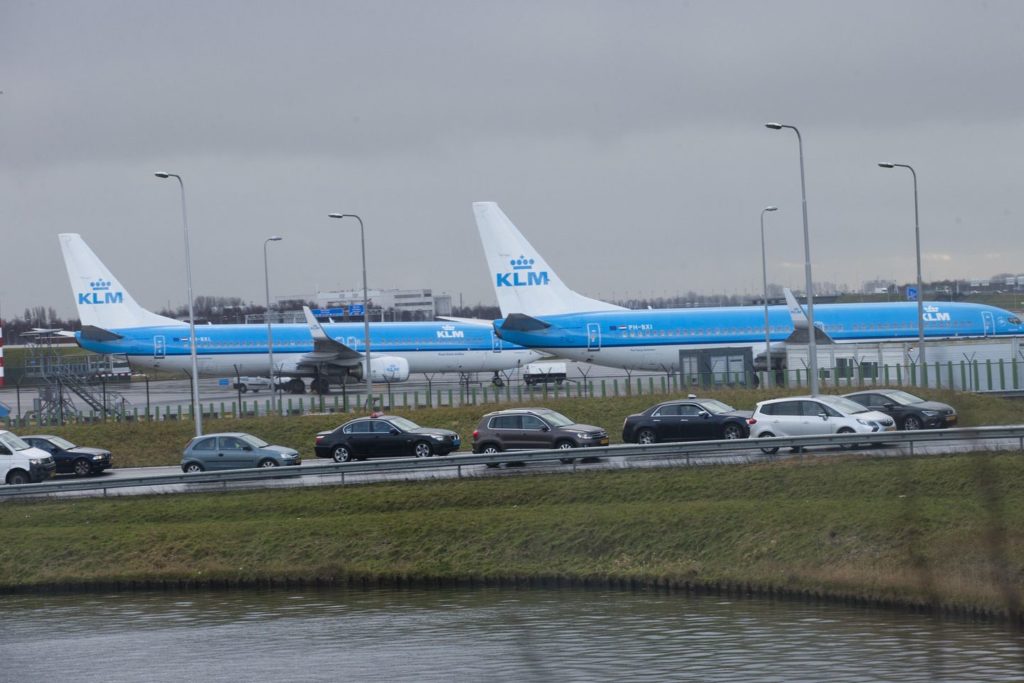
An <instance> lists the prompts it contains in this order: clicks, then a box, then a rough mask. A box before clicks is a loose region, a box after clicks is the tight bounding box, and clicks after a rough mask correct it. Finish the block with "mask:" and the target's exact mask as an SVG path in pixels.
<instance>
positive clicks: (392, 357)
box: [60, 234, 545, 391]
mask: <svg viewBox="0 0 1024 683" xmlns="http://www.w3.org/2000/svg"><path fill="white" fill-rule="evenodd" d="M60 245H61V250H62V251H63V253H64V265H65V267H66V268H67V271H68V278H69V279H70V281H71V289H72V291H73V292H74V295H75V303H76V304H77V306H78V316H79V318H80V319H81V322H82V329H81V331H79V332H76V333H74V334H75V339H76V341H77V342H78V345H79V346H81V347H82V348H84V349H88V350H89V351H94V352H96V353H107V354H110V353H118V354H124V355H125V356H127V357H128V361H129V363H130V364H131V365H132V366H133V367H136V368H139V367H141V368H152V369H159V370H170V371H177V370H181V371H184V372H187V373H190V372H191V368H192V364H191V363H192V361H191V347H190V344H189V326H188V323H185V322H182V321H180V320H174V319H173V318H167V317H164V316H161V315H157V314H156V313H152V312H150V311H148V310H146V309H144V308H143V307H142V306H140V305H139V304H138V303H136V301H135V299H133V298H132V296H131V294H129V293H128V291H127V290H126V289H125V288H124V287H123V286H122V285H121V283H120V282H118V280H117V278H116V277H114V275H113V273H111V272H110V270H108V269H107V267H106V266H105V265H103V263H102V262H101V261H100V259H99V258H98V257H97V256H96V254H95V253H93V251H92V249H90V248H89V246H88V245H87V244H86V243H85V241H84V240H83V239H82V238H81V236H79V235H77V234H62V235H60ZM306 318H307V322H306V324H287V325H286V324H281V325H273V326H272V337H273V344H274V374H275V375H278V376H282V377H291V378H292V379H291V381H290V382H288V384H287V387H286V388H287V389H288V390H290V391H302V390H304V389H305V384H304V382H303V380H302V378H303V377H309V378H313V388H314V389H315V390H318V391H326V390H327V387H328V384H327V382H329V381H338V382H341V381H345V380H346V379H347V378H356V379H361V378H362V377H363V367H364V366H365V361H364V355H363V353H364V350H365V347H366V345H365V339H364V335H363V324H362V323H334V324H327V325H322V326H321V325H320V324H319V323H318V322H317V321H316V320H315V319H313V317H312V314H310V313H309V312H308V309H307V316H306ZM196 354H197V360H198V368H199V374H200V376H204V375H206V376H215V377H220V376H235V375H265V374H267V371H268V348H267V326H266V325H200V326H197V327H196ZM544 355H545V354H543V353H541V352H538V351H535V350H532V349H526V348H523V347H521V346H517V345H515V344H513V343H510V342H506V341H503V340H501V339H499V338H498V337H497V336H496V335H495V332H494V330H493V329H492V326H491V324H490V323H477V324H473V323H472V322H469V321H451V322H447V321H446V322H419V323H376V324H374V323H371V324H370V375H371V378H372V379H373V381H377V382H403V381H405V380H407V379H408V378H409V375H410V373H435V372H459V373H466V372H494V373H495V378H497V377H498V375H497V373H498V371H500V370H509V369H512V368H516V367H519V366H521V365H525V364H526V363H529V362H531V361H534V360H537V359H538V358H542V357H544Z"/></svg>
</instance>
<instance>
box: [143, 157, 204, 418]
mask: <svg viewBox="0 0 1024 683" xmlns="http://www.w3.org/2000/svg"><path fill="white" fill-rule="evenodd" d="M153 175H155V176H156V177H157V178H177V180H178V186H179V187H180V188H181V222H182V223H183V224H184V225H185V280H186V282H187V284H188V336H189V346H190V347H191V349H192V415H193V417H194V418H195V423H196V436H202V435H203V411H202V410H201V409H200V407H199V362H198V360H197V357H196V315H195V311H194V310H193V307H192V256H191V251H190V250H189V246H188V213H187V212H186V211H185V182H184V181H183V180H182V179H181V176H180V175H178V174H177V173H165V172H163V171H157V172H156V173H154V174H153Z"/></svg>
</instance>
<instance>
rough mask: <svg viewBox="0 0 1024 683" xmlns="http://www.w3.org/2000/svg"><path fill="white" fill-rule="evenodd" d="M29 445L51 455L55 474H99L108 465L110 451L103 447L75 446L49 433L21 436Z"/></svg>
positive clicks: (81, 475) (82, 475)
mask: <svg viewBox="0 0 1024 683" xmlns="http://www.w3.org/2000/svg"><path fill="white" fill-rule="evenodd" d="M21 438H22V439H24V440H25V441H26V442H28V444H29V445H30V446H35V447H36V448H39V449H42V450H44V451H46V452H47V453H49V454H50V455H52V456H53V461H54V462H55V463H56V464H57V474H69V473H72V472H73V473H75V474H76V475H78V476H79V477H84V476H87V475H90V474H99V473H100V472H102V471H103V470H105V469H107V468H108V467H110V451H108V450H106V449H105V448H90V447H89V446H76V445H75V444H73V443H71V442H70V441H68V440H67V439H63V438H61V437H59V436H53V435H51V434H33V435H32V436H23V437H21Z"/></svg>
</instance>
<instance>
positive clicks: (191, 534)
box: [0, 454, 1024, 613]
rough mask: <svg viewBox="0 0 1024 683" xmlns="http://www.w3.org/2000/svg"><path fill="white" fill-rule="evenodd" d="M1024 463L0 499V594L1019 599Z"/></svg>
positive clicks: (1023, 579) (835, 464)
mask: <svg viewBox="0 0 1024 683" xmlns="http://www.w3.org/2000/svg"><path fill="white" fill-rule="evenodd" d="M1022 523H1024V458H1021V457H1020V455H1019V454H1014V455H994V456H990V455H980V454H975V455H962V456H955V457H945V458H930V459H915V458H906V459H888V458H885V459H881V458H879V459H871V458H860V457H844V458H837V457H830V458H827V459H815V458H809V459H805V460H804V461H802V462H797V461H786V462H778V463H773V464H765V465H750V466H738V467H737V466H734V467H703V468H689V469H687V468H669V469H662V470H657V471H637V470H620V471H615V470H611V471H609V470H602V471H593V472H589V473H587V472H582V473H577V474H574V475H568V474H558V475H525V476H511V477H503V478H497V479H494V478H482V479H467V480H444V481H428V482H419V483H384V484H371V485H361V486H346V487H321V488H314V489H291V490H269V491H266V490H265V491H258V492H238V493H220V494H216V495H212V494H195V495H175V496H146V497H128V498H118V499H81V500H75V501H36V502H8V503H4V504H3V505H0V589H4V590H12V589H18V588H25V587H32V586H35V587H43V586H65V585H78V586H82V585H86V586H88V585H97V586H104V585H110V584H112V583H114V582H121V581H152V582H159V581H171V582H174V581H186V582H197V583H199V584H202V583H204V582H208V581H214V582H226V583H228V584H236V583H237V584H242V585H244V584H253V583H260V582H270V581H278V580H305V581H314V580H322V581H345V580H348V579H351V578H352V577H359V578H368V577H369V578H373V577H396V576H398V577H407V578H417V577H418V578H420V579H424V580H434V579H444V580H453V581H471V580H472V581H488V580H497V579H499V578H513V577H514V578H524V579H543V580H559V579H562V580H569V581H584V580H589V581H635V582H639V583H645V584H654V583H658V584H659V585H664V584H666V583H668V584H676V585H687V584H689V585H707V586H715V585H733V586H752V587H755V588H759V589H761V590H771V591H794V592H799V593H810V594H818V595H826V596H844V597H855V598H863V599H866V600H884V601H892V602H894V603H903V604H930V605H945V606H961V607H963V606H967V607H977V608H980V609H984V610H991V611H993V612H1003V613H1016V611H1017V610H1018V607H1019V600H1020V592H1021V589H1022V588H1024V576H1022V568H1024V532H1022V529H1024V524H1022Z"/></svg>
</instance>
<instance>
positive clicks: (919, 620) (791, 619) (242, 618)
mask: <svg viewBox="0 0 1024 683" xmlns="http://www.w3.org/2000/svg"><path fill="white" fill-rule="evenodd" d="M1022 673H1024V667H1022V642H1021V640H1020V637H1019V636H1018V635H1017V634H1014V633H1010V632H1007V631H1005V630H1003V629H1001V628H999V627H996V626H991V625H984V624H981V625H979V624H965V623H958V622H938V621H935V620H932V619H929V618H927V617H922V616H918V615H904V614H897V613H888V612H877V611H869V610H860V609H853V608H843V607H834V606H822V605H809V604H801V603H792V602H777V601H769V600H747V599H743V600H736V601H733V600H725V599H721V598H708V597H692V596H686V595H667V594H656V593H650V594H648V593H620V592H586V591H568V590H567V591H535V590H531V591H512V590H461V589H451V590H436V591H411V590H400V591H393V590H370V591H358V590H325V591H303V592H297V591H272V592H256V591H253V592H223V593H153V594H148V593H147V594H138V593H134V594H131V593H119V594H111V595H96V596H53V597H38V596H13V597H12V596H8V597H3V598H0V680H11V681H25V682H31V681H47V682H50V681H54V680H76V681H140V680H146V681H181V680H202V681H240V680H279V681H336V680H345V681H377V680H388V681H480V680H484V679H486V680H489V681H553V680H558V681H620V680H630V681H826V680H827V681H1009V680H1021V677H1022Z"/></svg>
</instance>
